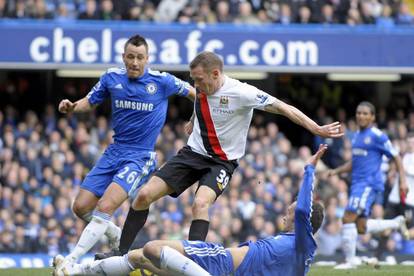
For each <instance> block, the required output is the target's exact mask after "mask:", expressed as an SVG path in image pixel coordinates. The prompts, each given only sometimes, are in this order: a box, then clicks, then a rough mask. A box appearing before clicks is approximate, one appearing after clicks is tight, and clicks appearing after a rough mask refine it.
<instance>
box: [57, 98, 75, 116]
mask: <svg viewBox="0 0 414 276" xmlns="http://www.w3.org/2000/svg"><path fill="white" fill-rule="evenodd" d="M75 106H76V102H75V103H72V102H71V101H69V100H68V99H64V100H62V101H61V102H60V103H59V111H60V112H62V113H69V112H72V111H73V110H74V109H75Z"/></svg>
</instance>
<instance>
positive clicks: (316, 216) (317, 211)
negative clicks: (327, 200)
mask: <svg viewBox="0 0 414 276" xmlns="http://www.w3.org/2000/svg"><path fill="white" fill-rule="evenodd" d="M324 211H325V208H324V207H323V204H322V203H321V202H319V201H314V202H313V204H312V213H311V219H310V220H311V224H312V233H313V234H315V233H316V232H317V231H318V230H319V228H320V227H321V225H322V222H323V218H324V216H325V215H324Z"/></svg>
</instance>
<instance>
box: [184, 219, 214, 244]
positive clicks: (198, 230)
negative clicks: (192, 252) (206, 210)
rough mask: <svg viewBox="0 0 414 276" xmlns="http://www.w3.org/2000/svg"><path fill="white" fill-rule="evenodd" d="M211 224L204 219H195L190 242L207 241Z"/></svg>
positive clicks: (191, 228)
mask: <svg viewBox="0 0 414 276" xmlns="http://www.w3.org/2000/svg"><path fill="white" fill-rule="evenodd" d="M209 224H210V222H209V221H208V220H203V219H195V220H193V221H192V222H191V226H190V233H189V234H188V239H189V240H190V241H205V240H206V237H207V233H208V226H209Z"/></svg>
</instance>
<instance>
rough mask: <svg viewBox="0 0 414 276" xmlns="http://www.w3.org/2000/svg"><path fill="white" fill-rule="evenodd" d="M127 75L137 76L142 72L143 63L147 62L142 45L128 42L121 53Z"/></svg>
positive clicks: (146, 54)
mask: <svg viewBox="0 0 414 276" xmlns="http://www.w3.org/2000/svg"><path fill="white" fill-rule="evenodd" d="M122 59H123V60H124V64H125V68H126V70H127V74H128V77H130V78H138V77H139V76H141V75H142V74H144V70H145V65H147V63H148V52H147V48H145V46H144V45H140V46H135V45H132V44H128V45H127V47H126V48H125V53H123V55H122Z"/></svg>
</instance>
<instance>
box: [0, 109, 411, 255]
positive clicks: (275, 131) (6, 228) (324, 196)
mask: <svg viewBox="0 0 414 276" xmlns="http://www.w3.org/2000/svg"><path fill="white" fill-rule="evenodd" d="M178 109H179V108H178V106H177V105H176V104H171V105H170V107H169V114H168V119H167V124H166V126H165V127H164V128H163V131H162V134H161V135H160V136H159V138H158V141H157V146H156V149H157V155H158V166H160V165H162V164H163V163H164V162H165V161H166V160H168V159H169V158H171V157H172V156H173V155H174V154H175V153H176V152H177V151H178V149H180V148H181V147H182V146H183V145H184V144H185V143H186V139H187V137H186V136H185V134H184V131H183V126H184V122H185V120H186V119H187V118H180V116H179V112H178ZM97 114H98V113H90V114H81V115H76V116H74V115H68V116H61V115H59V114H58V112H57V107H56V106H55V105H53V104H49V105H46V106H45V108H44V111H43V112H40V113H39V112H34V111H30V110H28V111H26V112H22V111H19V110H18V109H16V108H14V107H13V106H10V105H9V106H6V107H5V108H4V109H1V111H0V184H1V185H0V189H1V190H0V252H10V253H11V252H15V253H17V252H18V253H29V252H30V253H34V252H39V253H40V252H42V253H47V254H49V255H56V254H57V253H64V252H68V251H69V250H71V249H72V247H74V245H75V244H76V242H77V240H78V237H79V235H80V233H81V232H82V229H83V227H84V223H83V222H82V221H81V220H80V219H77V218H75V216H74V215H73V213H72V211H71V201H72V199H73V198H74V196H75V195H76V193H77V191H78V189H79V185H80V183H81V182H82V179H83V178H84V176H85V175H86V173H87V172H88V171H89V170H90V169H91V167H92V166H93V165H94V163H95V162H96V160H97V159H98V158H99V156H100V155H101V154H102V152H103V150H104V149H105V148H106V147H107V146H108V144H109V143H111V141H112V137H111V136H112V131H111V129H110V125H111V122H110V121H109V119H108V117H107V116H101V115H97ZM388 115H389V114H387V112H386V110H385V109H380V110H379V112H378V126H379V127H380V128H382V129H385V131H386V132H387V133H388V134H389V135H390V137H391V139H392V141H393V144H394V145H395V146H396V147H397V148H398V149H399V150H400V153H401V155H404V154H405V153H406V152H407V143H406V137H407V133H408V132H409V131H414V112H407V111H405V110H397V111H396V112H395V113H394V114H393V117H391V116H388ZM275 117H276V116H270V117H268V116H266V115H264V113H261V112H258V113H256V115H255V116H254V119H253V124H252V127H251V128H250V130H249V133H248V144H247V148H246V155H245V157H243V158H242V159H241V160H240V166H239V168H238V169H237V170H236V171H235V173H234V175H233V177H232V179H231V182H230V185H228V188H227V191H226V192H225V193H224V194H223V195H222V196H220V197H219V198H218V200H217V202H216V204H215V205H214V207H213V208H212V209H211V212H210V216H211V222H210V231H209V234H208V240H209V241H216V242H223V243H224V244H225V245H234V244H237V243H239V242H242V241H245V240H247V239H250V240H255V239H260V238H265V237H269V236H272V235H275V234H276V233H277V232H279V231H281V230H283V228H282V216H283V214H284V213H285V211H286V208H287V206H288V205H289V204H290V203H292V201H293V200H295V196H296V194H297V192H298V185H299V184H300V181H301V177H302V173H303V167H304V165H305V162H306V160H307V159H308V158H309V157H310V155H311V152H312V151H313V149H311V148H312V147H316V145H317V144H319V143H320V142H325V143H328V144H329V146H330V148H329V151H328V153H327V155H326V156H325V157H324V162H323V164H321V166H320V167H319V168H318V170H319V171H322V172H323V171H324V170H326V169H327V168H328V167H336V166H338V165H340V164H342V163H343V162H345V161H347V160H349V159H350V158H351V151H350V139H351V137H352V135H353V133H354V132H355V130H356V124H355V121H354V119H353V114H347V113H346V111H344V110H341V111H340V112H339V113H338V117H339V118H335V120H336V119H339V120H340V121H342V122H343V125H344V127H345V128H346V136H345V137H344V138H343V139H336V140H332V139H328V140H324V141H321V140H320V139H316V138H315V140H314V141H313V143H314V145H309V146H299V147H297V146H293V145H292V143H291V141H290V140H289V139H288V138H287V136H285V135H284V134H283V133H282V132H281V131H280V130H279V127H278V124H277V123H275ZM314 119H315V120H316V121H319V122H328V121H331V120H332V118H330V117H329V116H328V115H327V114H326V112H325V110H324V109H323V108H320V109H319V110H318V112H317V113H316V115H315V117H314ZM290 124H292V123H290ZM383 167H384V175H385V177H386V178H387V184H386V186H387V189H386V190H387V191H388V190H389V189H390V187H391V186H392V185H393V184H394V182H395V181H394V178H395V168H394V167H393V166H390V165H389V164H388V162H387V161H386V160H384V166H383ZM318 182H319V185H318V190H317V193H316V194H317V195H318V197H319V199H320V200H322V201H323V202H324V204H325V206H326V218H325V222H324V225H323V227H322V228H321V231H319V233H318V235H317V240H318V243H319V251H318V254H319V255H333V254H335V253H338V252H340V246H341V236H340V231H341V217H342V215H343V213H344V209H345V206H346V204H347V190H348V185H349V178H346V177H337V176H336V177H331V178H329V179H327V178H324V177H323V174H320V177H318ZM195 187H196V186H194V187H193V189H189V190H187V191H186V192H185V193H184V194H182V195H181V196H180V197H179V198H178V199H173V198H170V197H165V198H163V199H161V200H159V201H158V202H157V203H156V204H153V205H152V209H151V211H150V216H149V219H148V221H147V223H146V225H145V227H144V229H143V231H141V233H140V234H139V236H138V238H137V239H136V241H135V246H136V247H140V246H143V244H144V243H145V242H146V241H149V240H154V239H159V238H162V239H182V238H187V234H188V230H189V225H190V222H191V218H192V215H191V202H192V199H193V195H194V192H195ZM386 198H387V196H385V199H386ZM128 208H129V206H128V204H127V203H125V204H124V205H123V206H122V208H120V209H119V210H118V211H117V212H116V213H115V215H114V217H113V220H114V222H115V223H116V224H117V225H120V226H122V225H123V222H124V220H125V216H126V214H127V211H128ZM381 216H383V208H382V207H381V204H378V205H376V206H375V207H374V211H373V217H381ZM105 244H106V242H105V240H102V241H101V242H100V243H99V244H98V245H97V246H96V247H95V248H94V250H99V251H102V250H106V249H107V248H106V245H105ZM377 246H378V241H377V240H376V239H375V237H372V236H371V235H369V234H368V235H364V236H360V240H359V243H358V250H359V251H362V252H373V251H374V250H375V248H376V247H377ZM386 246H387V252H388V253H390V254H394V253H398V252H399V253H404V252H405V253H409V248H408V247H409V246H408V243H407V244H406V242H405V241H403V239H402V237H401V235H400V234H399V233H398V232H395V233H392V234H391V235H390V236H389V238H388V241H387V243H386Z"/></svg>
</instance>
